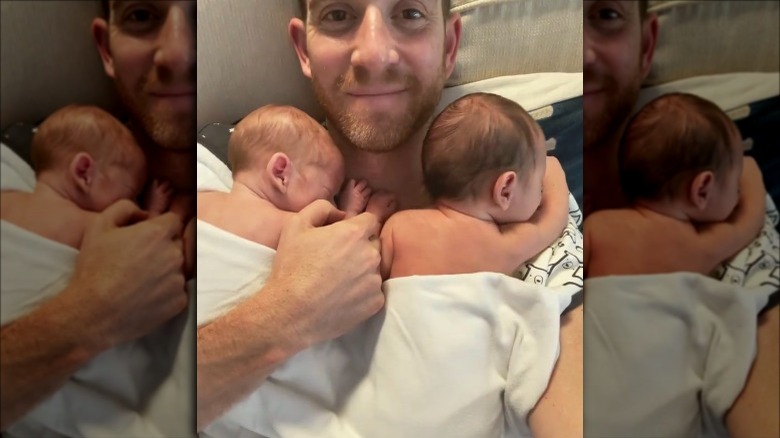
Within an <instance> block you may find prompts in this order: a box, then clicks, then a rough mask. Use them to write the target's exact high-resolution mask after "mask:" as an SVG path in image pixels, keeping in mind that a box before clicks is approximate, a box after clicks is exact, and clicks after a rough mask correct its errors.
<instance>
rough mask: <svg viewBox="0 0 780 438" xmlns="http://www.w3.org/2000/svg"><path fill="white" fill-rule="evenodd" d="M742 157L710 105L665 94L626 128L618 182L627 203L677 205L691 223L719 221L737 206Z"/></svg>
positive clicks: (730, 129) (734, 133)
mask: <svg viewBox="0 0 780 438" xmlns="http://www.w3.org/2000/svg"><path fill="white" fill-rule="evenodd" d="M742 153H743V147H742V143H741V137H740V133H739V130H738V129H737V127H736V126H735V125H734V123H733V122H732V121H731V119H729V117H728V116H727V115H726V114H725V113H724V112H723V111H721V110H720V108H718V107H717V106H716V105H715V104H713V103H712V102H709V101H707V100H705V99H702V98H700V97H697V96H693V95H690V94H683V93H672V94H666V95H663V96H661V97H659V98H657V99H655V100H653V101H652V102H650V103H648V104H647V105H645V106H644V107H643V108H642V109H641V110H640V111H639V112H638V113H637V114H636V115H635V116H634V117H633V118H632V120H631V122H630V123H629V126H628V128H627V129H626V133H625V136H624V137H623V140H622V143H621V145H620V152H619V154H618V157H619V169H620V182H621V185H622V187H623V191H624V193H625V194H626V196H627V197H628V199H629V200H630V201H632V202H634V201H640V202H641V201H649V202H665V203H670V204H676V205H679V206H681V207H682V208H684V209H685V213H686V214H687V216H688V217H690V218H691V219H692V220H694V221H697V222H711V221H722V220H725V219H726V218H727V217H728V216H729V215H730V214H731V212H732V211H733V210H734V208H735V207H736V205H737V202H738V201H739V180H740V177H741V175H742Z"/></svg>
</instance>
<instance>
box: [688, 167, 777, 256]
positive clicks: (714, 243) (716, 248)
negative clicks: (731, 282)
mask: <svg viewBox="0 0 780 438" xmlns="http://www.w3.org/2000/svg"><path fill="white" fill-rule="evenodd" d="M744 160H745V161H744V168H743V170H742V179H741V180H740V198H739V204H737V207H736V208H735V209H734V211H733V212H732V213H731V216H729V217H728V219H726V221H724V222H717V223H712V224H706V225H703V226H700V227H699V228H698V231H699V245H700V247H701V254H706V255H708V257H709V258H710V260H711V263H710V264H711V265H712V266H713V267H714V266H716V265H718V264H719V263H722V262H723V261H725V260H727V259H728V258H730V257H732V256H733V255H734V254H736V253H737V252H739V251H740V250H741V249H742V248H744V247H746V246H747V245H749V244H750V242H752V241H753V239H755V238H756V236H757V235H758V233H759V232H760V231H761V227H762V226H763V225H764V216H765V214H766V189H765V188H764V181H763V179H762V178H761V170H760V169H759V168H758V165H757V164H756V161H755V160H754V159H753V158H750V157H745V158H744Z"/></svg>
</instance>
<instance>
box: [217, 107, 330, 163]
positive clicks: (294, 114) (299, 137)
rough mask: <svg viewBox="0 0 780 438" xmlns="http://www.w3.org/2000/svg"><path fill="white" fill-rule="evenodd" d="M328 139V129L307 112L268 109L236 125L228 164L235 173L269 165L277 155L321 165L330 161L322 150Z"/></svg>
mask: <svg viewBox="0 0 780 438" xmlns="http://www.w3.org/2000/svg"><path fill="white" fill-rule="evenodd" d="M323 136H324V137H323ZM325 137H328V133H327V131H325V128H324V127H322V125H320V124H319V123H317V122H316V121H315V120H314V119H312V118H311V117H310V116H309V115H308V114H306V113H305V112H303V111H301V110H299V109H297V108H294V107H292V106H282V105H265V106H262V107H260V108H258V109H256V110H254V111H252V112H251V113H249V114H248V115H247V116H246V117H244V118H243V119H241V121H240V122H239V123H238V124H237V125H236V127H235V129H234V130H233V133H232V134H231V135H230V140H229V141H228V162H229V163H230V166H231V168H232V170H233V173H237V172H240V171H242V170H246V169H251V168H252V167H253V166H254V165H256V164H257V163H266V162H267V161H268V160H269V159H271V155H273V154H274V153H276V152H284V153H285V154H287V155H288V156H290V159H292V160H295V159H298V158H302V159H306V160H309V159H313V160H316V161H317V162H320V161H322V160H324V159H326V157H324V156H323V152H324V151H323V150H322V148H321V147H319V146H320V144H321V143H322V140H323V139H325ZM328 139H329V137H328ZM334 148H335V146H334Z"/></svg>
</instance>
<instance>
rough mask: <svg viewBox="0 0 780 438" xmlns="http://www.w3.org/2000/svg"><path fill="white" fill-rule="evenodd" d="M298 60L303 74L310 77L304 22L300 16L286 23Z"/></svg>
mask: <svg viewBox="0 0 780 438" xmlns="http://www.w3.org/2000/svg"><path fill="white" fill-rule="evenodd" d="M287 32H288V33H289V34H290V39H291V40H292V43H293V46H295V53H296V54H297V55H298V61H300V63H301V71H302V72H303V75H304V76H306V77H307V78H309V79H311V65H310V64H309V49H308V47H307V46H306V24H305V23H304V22H303V21H302V20H301V19H300V18H293V19H291V20H290V24H288V25H287Z"/></svg>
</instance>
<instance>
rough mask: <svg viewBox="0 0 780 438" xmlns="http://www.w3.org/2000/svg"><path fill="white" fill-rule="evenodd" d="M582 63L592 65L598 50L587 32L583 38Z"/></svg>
mask: <svg viewBox="0 0 780 438" xmlns="http://www.w3.org/2000/svg"><path fill="white" fill-rule="evenodd" d="M582 58H583V59H582V65H583V66H590V65H593V64H594V63H595V62H596V51H595V50H594V48H593V43H592V42H591V40H590V38H588V35H587V32H586V33H585V34H584V35H583V39H582Z"/></svg>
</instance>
